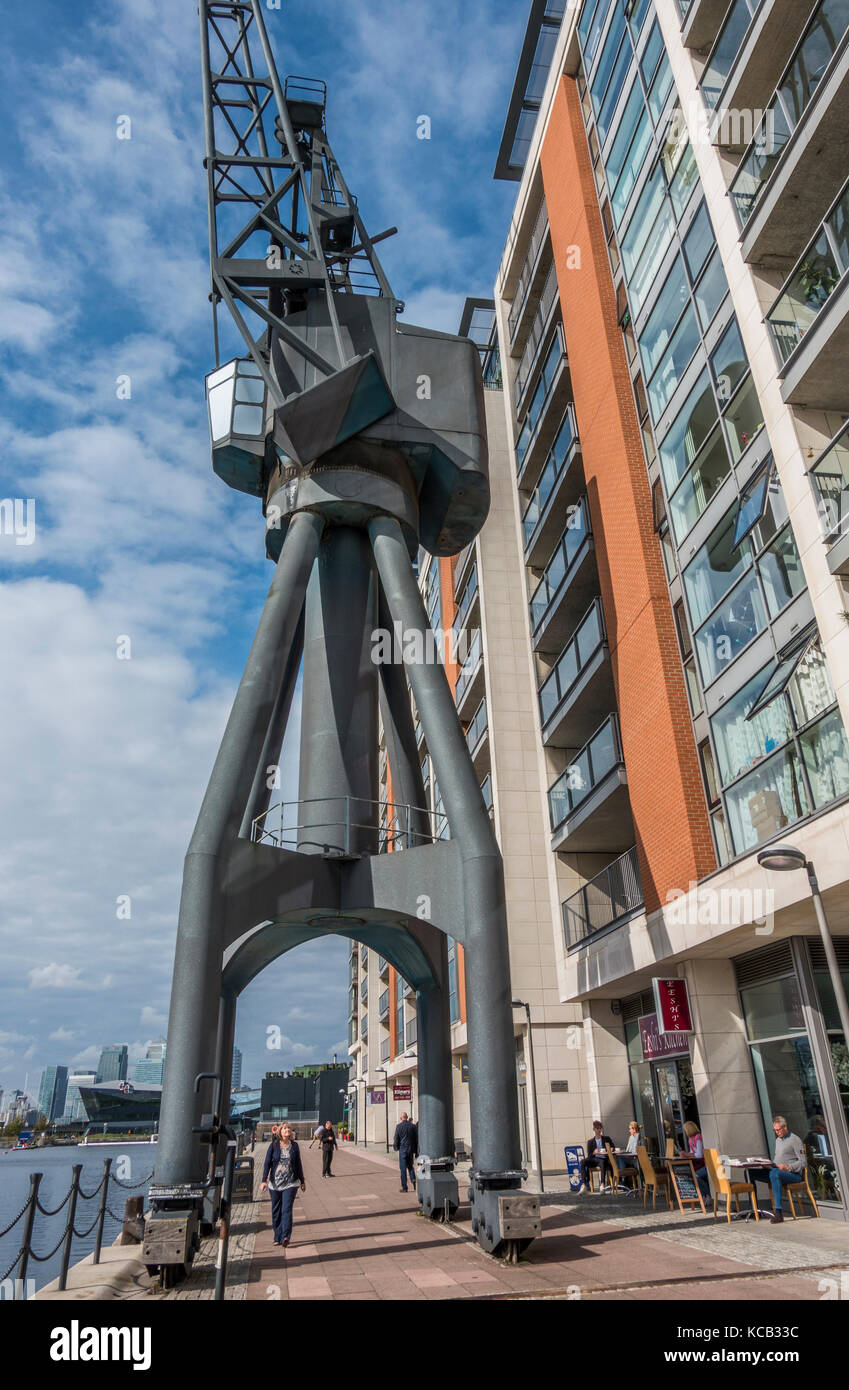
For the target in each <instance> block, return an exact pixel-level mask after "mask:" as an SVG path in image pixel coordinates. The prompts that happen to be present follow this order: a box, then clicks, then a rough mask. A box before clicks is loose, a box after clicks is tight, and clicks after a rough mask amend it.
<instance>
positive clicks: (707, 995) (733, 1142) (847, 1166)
mask: <svg viewBox="0 0 849 1390" xmlns="http://www.w3.org/2000/svg"><path fill="white" fill-rule="evenodd" d="M835 945H836V949H837V954H838V960H839V964H840V967H841V972H842V974H843V978H844V984H847V985H849V939H847V938H838V939H837V940H836V942H835ZM656 973H657V974H658V975H660V974H662V973H667V974H668V973H677V974H679V975H680V976H681V977H683V978H684V979H685V980H686V982H687V987H688V993H689V998H690V1004H691V1011H692V1015H693V1031H692V1032H691V1033H675V1034H661V1033H660V1032H659V1031H658V1027H657V1019H656V1015H655V1005H654V997H653V994H652V991H651V989H650V988H649V989H643V990H641V991H639V992H636V993H633V994H630V995H627V996H625V997H624V998H622V999H621V1000H609V999H603V1000H602V999H598V1000H592V999H591V1000H589V1001H587V1003H586V1008H587V1027H588V1029H589V1031H590V1035H591V1046H590V1049H589V1057H588V1063H589V1070H590V1091H591V1094H594V1096H595V1098H596V1100H597V1105H598V1109H599V1112H600V1113H599V1118H601V1119H602V1120H603V1121H604V1124H605V1128H606V1129H607V1130H608V1132H610V1133H611V1134H612V1136H613V1138H614V1139H615V1140H616V1142H621V1141H622V1136H624V1135H626V1134H627V1125H628V1121H629V1120H630V1119H636V1120H637V1122H638V1123H639V1124H640V1125H641V1126H642V1129H643V1134H644V1136H645V1138H646V1141H647V1146H648V1148H649V1151H650V1153H653V1154H655V1155H658V1156H662V1155H663V1154H664V1153H665V1152H666V1144H667V1140H669V1139H673V1140H674V1141H675V1145H676V1148H686V1142H685V1137H684V1125H685V1124H686V1123H687V1121H693V1122H694V1123H695V1124H697V1125H698V1126H699V1129H700V1130H701V1132H702V1134H703V1136H704V1142H705V1145H706V1146H709V1147H715V1148H717V1149H719V1151H720V1153H722V1154H727V1155H730V1156H732V1157H755V1156H770V1157H771V1156H772V1154H773V1152H774V1147H775V1138H774V1133H773V1129H772V1117H773V1116H774V1115H776V1114H781V1115H783V1116H785V1117H786V1120H787V1123H788V1125H789V1127H790V1130H791V1131H792V1132H793V1133H795V1134H797V1135H798V1136H799V1137H800V1138H801V1139H802V1140H803V1142H804V1144H805V1148H806V1151H807V1154H808V1163H809V1176H810V1181H811V1187H812V1189H813V1191H814V1194H815V1196H816V1197H817V1200H818V1201H819V1202H820V1203H821V1204H822V1206H823V1214H824V1215H830V1216H836V1217H839V1218H842V1219H844V1220H846V1219H849V1204H847V1201H846V1196H847V1193H849V1051H847V1045H846V1039H845V1038H844V1036H843V1033H842V1031H841V1029H840V1021H839V1017H838V1012H837V1007H836V1003H835V999H834V993H833V990H832V988H831V982H830V978H829V974H828V969H827V966H826V961H825V957H824V951H823V947H822V944H821V942H820V941H819V939H818V938H812V937H805V936H794V937H790V938H787V939H784V940H781V941H778V942H771V943H769V944H765V945H764V946H762V947H760V948H758V949H756V950H754V951H747V952H744V953H743V954H741V955H739V956H735V957H732V958H729V959H726V960H717V959H710V958H705V957H699V958H695V959H693V960H688V961H685V962H683V963H682V964H681V965H679V966H678V967H676V970H675V971H674V972H669V971H667V972H662V971H661V970H660V969H658V970H657V972H656Z"/></svg>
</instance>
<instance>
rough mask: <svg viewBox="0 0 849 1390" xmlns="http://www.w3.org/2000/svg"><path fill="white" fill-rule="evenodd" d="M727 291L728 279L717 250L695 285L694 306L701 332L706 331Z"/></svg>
mask: <svg viewBox="0 0 849 1390" xmlns="http://www.w3.org/2000/svg"><path fill="white" fill-rule="evenodd" d="M727 293H728V280H727V279H726V276H725V269H724V267H723V264H722V261H721V259H720V255H719V252H718V251H715V252H714V254H713V256H712V257H711V259H710V261H709V263H708V267H707V270H706V271H705V273H704V275H703V276H702V278H701V280H700V281H699V283H698V285H697V286H696V308H697V309H698V311H699V322H700V324H701V325H702V332H703V333H706V332H707V330H708V328H709V327H710V325H711V324H712V323H713V320H714V318H715V317H716V312H717V310H718V309H719V306H720V304H721V303H722V301H723V299H724V298H725V296H726V294H727Z"/></svg>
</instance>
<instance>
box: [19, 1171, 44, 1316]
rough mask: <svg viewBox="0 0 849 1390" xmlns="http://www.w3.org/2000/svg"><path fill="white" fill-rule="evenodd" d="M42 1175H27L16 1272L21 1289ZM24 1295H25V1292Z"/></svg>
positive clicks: (25, 1281) (23, 1286) (25, 1279)
mask: <svg viewBox="0 0 849 1390" xmlns="http://www.w3.org/2000/svg"><path fill="white" fill-rule="evenodd" d="M43 1177H44V1174H43V1173H30V1175H29V1193H28V1195H27V1219H26V1224H25V1226H24V1239H23V1244H22V1245H21V1252H22V1253H21V1267H20V1271H19V1273H18V1278H19V1279H20V1281H21V1289H22V1290H26V1283H27V1266H28V1265H29V1256H30V1248H31V1246H32V1228H33V1224H34V1222H35V1212H36V1207H37V1204H38V1188H39V1184H40V1183H41V1179H42V1178H43ZM24 1297H26V1294H25V1293H24Z"/></svg>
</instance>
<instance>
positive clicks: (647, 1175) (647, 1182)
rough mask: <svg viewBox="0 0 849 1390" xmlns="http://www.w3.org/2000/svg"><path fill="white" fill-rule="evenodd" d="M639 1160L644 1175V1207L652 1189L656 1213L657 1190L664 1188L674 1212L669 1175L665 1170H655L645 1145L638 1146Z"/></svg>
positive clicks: (652, 1202) (652, 1200)
mask: <svg viewBox="0 0 849 1390" xmlns="http://www.w3.org/2000/svg"><path fill="white" fill-rule="evenodd" d="M637 1158H638V1159H639V1160H640V1172H641V1173H642V1175H643V1206H645V1205H646V1199H647V1197H648V1194H649V1188H651V1209H652V1211H654V1209H655V1206H656V1204H657V1189H658V1188H659V1187H662V1188H663V1189H664V1191H665V1192H666V1200H667V1202H668V1203H669V1210H670V1211H674V1207H673V1205H672V1192H671V1184H670V1181H669V1174H668V1173H667V1171H666V1169H665V1168H654V1167H653V1165H652V1162H651V1159H650V1158H649V1155H648V1150H647V1149H646V1147H645V1145H644V1144H639V1145H638V1146H637Z"/></svg>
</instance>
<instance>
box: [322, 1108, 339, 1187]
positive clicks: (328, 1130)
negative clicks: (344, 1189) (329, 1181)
mask: <svg viewBox="0 0 849 1390" xmlns="http://www.w3.org/2000/svg"><path fill="white" fill-rule="evenodd" d="M318 1142H319V1143H320V1144H321V1176H322V1177H323V1178H335V1177H336V1174H335V1173H331V1171H330V1165H331V1163H332V1162H333V1151H334V1149H338V1147H339V1145H338V1144H337V1143H336V1134H335V1132H334V1129H333V1125H332V1124H331V1123H330V1121H329V1120H325V1122H324V1128H323V1129H322V1130H321V1131H320V1132H319V1141H318Z"/></svg>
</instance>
